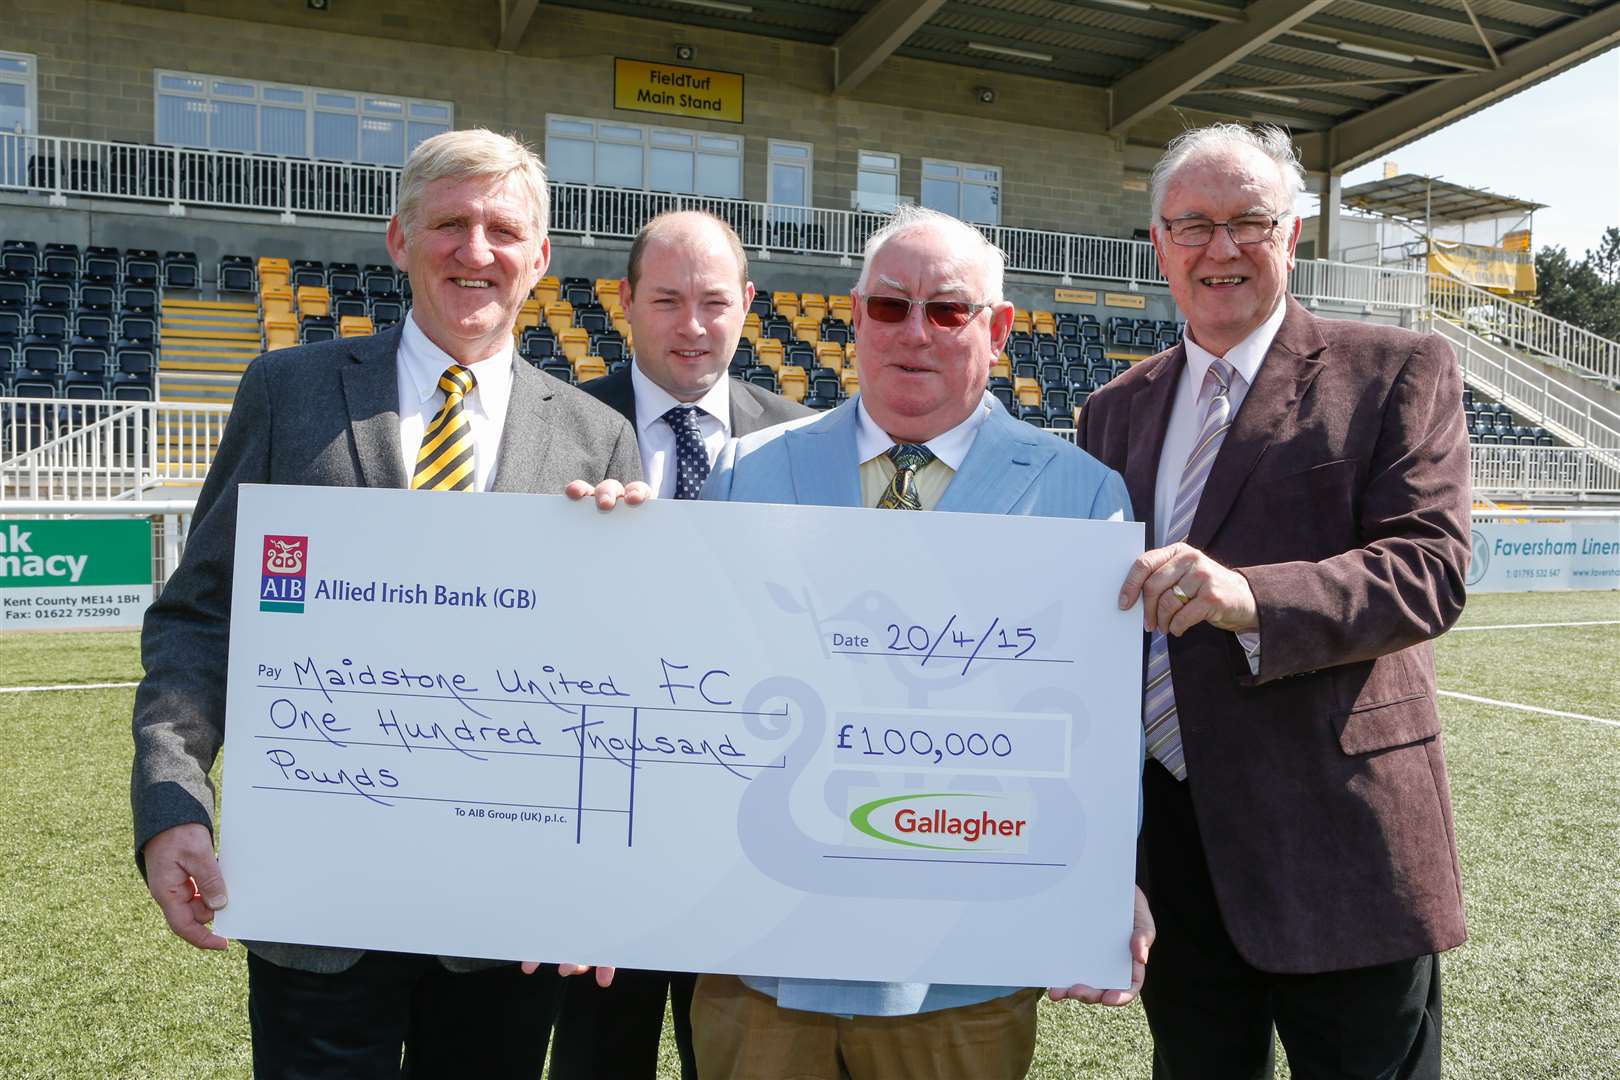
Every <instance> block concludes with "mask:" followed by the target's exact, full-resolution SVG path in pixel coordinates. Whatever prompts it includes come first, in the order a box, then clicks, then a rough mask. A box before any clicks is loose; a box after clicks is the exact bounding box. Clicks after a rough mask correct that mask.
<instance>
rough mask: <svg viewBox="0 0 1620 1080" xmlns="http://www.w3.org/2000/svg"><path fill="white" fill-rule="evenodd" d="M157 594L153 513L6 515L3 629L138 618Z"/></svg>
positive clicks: (0, 586)
mask: <svg viewBox="0 0 1620 1080" xmlns="http://www.w3.org/2000/svg"><path fill="white" fill-rule="evenodd" d="M151 602H152V523H151V521H149V520H147V519H144V518H117V519H82V518H78V519H68V520H53V521H29V520H20V519H0V630H24V629H26V630H60V629H68V628H71V627H85V626H99V627H114V626H139V625H140V622H141V618H142V616H143V615H144V614H145V612H146V607H147V605H148V604H150V603H151Z"/></svg>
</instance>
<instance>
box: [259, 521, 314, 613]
mask: <svg viewBox="0 0 1620 1080" xmlns="http://www.w3.org/2000/svg"><path fill="white" fill-rule="evenodd" d="M308 561H309V537H307V536H266V537H265V538H264V565H263V568H262V569H263V575H262V576H261V577H260V578H259V610H260V611H294V612H301V611H303V610H304V567H305V564H306V563H308Z"/></svg>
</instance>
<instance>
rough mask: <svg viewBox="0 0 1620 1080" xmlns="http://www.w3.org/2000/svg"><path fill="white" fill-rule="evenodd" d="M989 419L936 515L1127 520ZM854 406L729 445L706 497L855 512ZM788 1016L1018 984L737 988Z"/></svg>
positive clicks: (993, 993)
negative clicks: (769, 1000)
mask: <svg viewBox="0 0 1620 1080" xmlns="http://www.w3.org/2000/svg"><path fill="white" fill-rule="evenodd" d="M984 400H985V403H986V406H987V407H988V409H989V414H988V415H987V416H986V417H985V419H984V423H983V424H982V425H981V426H980V428H979V431H978V434H977V435H976V436H975V437H974V439H973V446H972V447H971V448H970V449H969V450H968V455H967V457H966V459H964V460H963V462H962V467H961V468H960V469H958V470H957V473H956V475H955V476H954V477H952V478H951V483H950V486H949V487H947V488H946V489H945V494H944V495H943V496H941V498H940V500H939V505H938V506H936V507H935V509H936V510H954V511H956V512H958V513H979V514H1033V515H1038V516H1041V517H1073V518H1101V519H1108V518H1113V519H1115V520H1122V521H1129V520H1132V518H1131V500H1130V496H1129V495H1128V494H1126V491H1125V481H1124V480H1123V479H1122V478H1121V477H1120V475H1119V474H1118V473H1116V472H1114V471H1113V470H1112V469H1109V468H1108V467H1107V466H1105V465H1103V464H1102V463H1101V462H1100V461H1098V460H1097V459H1096V458H1094V457H1092V456H1091V455H1090V454H1088V453H1086V452H1085V451H1084V450H1081V449H1080V448H1079V447H1077V446H1075V445H1074V444H1073V443H1070V442H1068V441H1066V440H1064V439H1060V438H1058V437H1057V436H1056V435H1051V434H1048V433H1047V432H1046V431H1043V430H1042V429H1040V428H1037V427H1034V426H1032V425H1030V424H1026V423H1025V422H1024V421H1022V420H1018V419H1015V418H1014V417H1013V416H1012V415H1011V414H1010V413H1008V412H1007V410H1006V409H1005V408H1003V407H1002V405H1001V403H1000V402H998V401H996V400H995V399H994V398H992V397H990V396H989V395H988V394H987V395H985V399H984ZM855 402H856V399H854V398H852V399H850V400H849V401H846V402H844V404H842V405H840V406H839V407H838V408H836V409H834V410H832V411H831V412H829V413H824V414H822V415H821V416H818V417H815V418H809V419H806V420H802V421H793V422H790V423H787V424H782V425H778V426H777V427H774V428H767V429H765V430H764V431H759V432H755V433H754V434H752V435H745V436H743V437H742V438H740V439H733V440H731V441H730V442H728V443H727V444H726V446H725V449H724V450H722V451H721V452H720V457H719V458H718V459H717V460H716V461H715V464H714V468H713V470H711V471H710V473H709V479H708V482H707V483H706V484H704V486H703V498H705V499H718V500H723V501H728V502H759V503H786V504H794V505H801V506H859V505H861V476H860V468H861V463H860V462H859V461H857V460H856V450H855V432H856V419H857V418H856V405H855ZM743 981H744V982H746V983H747V984H748V985H749V986H751V987H752V988H754V989H755V990H758V991H759V992H761V993H764V994H769V995H771V996H772V997H774V998H776V1001H777V1004H778V1005H781V1006H782V1007H783V1008H786V1009H802V1010H805V1011H807V1012H819V1013H837V1014H839V1015H842V1016H909V1015H911V1014H913V1013H921V1012H932V1011H934V1010H936V1009H947V1008H953V1007H956V1006H959V1005H976V1004H978V1003H979V1002H982V1001H989V1000H990V999H992V998H998V997H1002V996H1004V995H1006V994H1011V993H1013V992H1015V991H1017V990H1019V989H1021V988H1020V987H1016V986H956V985H946V984H938V983H936V984H929V983H875V982H852V981H839V980H824V979H762V978H755V977H746V978H744V980H743Z"/></svg>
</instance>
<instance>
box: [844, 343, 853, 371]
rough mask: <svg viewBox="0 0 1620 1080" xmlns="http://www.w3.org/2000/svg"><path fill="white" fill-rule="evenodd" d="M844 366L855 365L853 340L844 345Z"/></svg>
mask: <svg viewBox="0 0 1620 1080" xmlns="http://www.w3.org/2000/svg"><path fill="white" fill-rule="evenodd" d="M844 366H845V367H854V366H855V343H854V342H853V341H851V342H849V343H848V344H847V345H845V346H844Z"/></svg>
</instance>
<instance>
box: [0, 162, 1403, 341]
mask: <svg viewBox="0 0 1620 1080" xmlns="http://www.w3.org/2000/svg"><path fill="white" fill-rule="evenodd" d="M550 187H551V204H552V205H551V228H552V231H553V232H556V233H561V234H570V235H578V236H581V237H583V238H584V239H585V241H586V243H591V242H593V241H594V240H595V239H596V238H598V237H608V238H612V239H620V240H627V239H630V238H632V237H634V236H635V234H636V232H637V230H639V229H640V228H641V225H642V223H643V222H645V221H646V220H647V219H648V218H650V217H652V216H653V215H654V214H657V213H661V212H662V211H665V210H676V209H702V210H708V211H709V212H711V213H714V214H716V215H718V216H719V217H721V218H723V219H725V220H726V221H728V222H730V223H731V225H732V227H733V228H735V229H736V230H737V233H738V235H739V236H741V237H742V241H743V244H744V245H745V246H746V247H747V248H748V249H749V250H750V251H752V252H754V253H756V254H757V255H758V256H760V257H763V258H769V257H771V255H772V254H775V253H783V254H804V255H813V256H822V257H827V258H836V259H838V260H840V262H842V263H845V264H848V263H852V262H853V261H854V260H856V259H858V258H860V257H861V253H862V251H863V249H864V248H865V245H866V240H867V238H868V237H870V236H871V235H872V233H873V232H874V231H875V230H876V229H877V228H878V227H879V226H880V225H881V224H882V222H883V220H884V217H883V215H882V214H875V213H872V212H870V211H861V210H832V209H825V208H821V207H809V206H784V205H779V204H776V203H762V202H749V201H746V200H743V199H720V198H711V197H708V196H701V195H675V194H669V193H665V192H657V191H635V190H627V189H623V188H606V187H595V186H591V185H582V184H564V183H552V184H551V185H550ZM398 188H399V170H398V169H397V168H393V167H390V166H384V165H363V164H357V163H346V162H335V161H310V160H308V159H305V158H284V157H275V156H271V155H266V154H242V153H235V152H231V151H224V150H199V149H193V148H189V147H177V146H150V145H145V144H138V143H115V142H99V141H96V140H92V139H64V138H59V137H57V136H52V135H17V134H11V133H7V132H0V190H5V189H10V190H16V191H35V192H43V193H45V194H46V195H48V196H49V197H50V199H51V201H52V202H55V203H59V204H60V203H64V202H65V201H66V199H67V197H68V196H70V195H73V196H96V197H108V198H117V199H134V200H140V201H148V202H160V203H166V204H168V206H169V209H170V212H171V213H175V214H183V213H184V212H185V208H186V207H187V206H207V207H222V208H229V209H235V210H250V211H265V212H271V213H278V214H280V215H281V216H282V218H283V219H284V220H292V219H293V218H295V217H296V216H297V215H299V214H320V215H330V216H340V217H356V218H367V219H372V220H377V221H382V220H385V219H387V218H388V216H389V215H390V214H392V213H393V208H394V202H395V197H396V195H397V193H398ZM979 228H980V230H981V231H982V232H983V233H984V234H985V236H986V237H988V238H989V239H990V241H991V242H992V243H994V244H995V245H996V246H998V247H999V248H1001V249H1002V250H1003V251H1005V252H1006V253H1007V268H1008V269H1009V270H1013V271H1015V272H1019V273H1030V274H1050V275H1055V276H1057V277H1058V278H1059V279H1061V280H1062V281H1063V282H1064V283H1065V284H1067V283H1069V282H1072V281H1074V280H1076V279H1080V280H1087V281H1100V282H1112V281H1117V282H1120V283H1122V284H1124V285H1125V286H1126V287H1128V288H1131V287H1136V286H1140V285H1156V286H1163V285H1164V278H1163V277H1162V276H1161V275H1160V274H1159V268H1158V260H1157V259H1156V258H1155V256H1154V254H1153V245H1152V244H1150V243H1148V242H1147V241H1144V240H1124V239H1119V238H1117V237H1107V236H1087V235H1084V234H1080V233H1063V232H1049V231H1044V230H1040V229H1018V228H1011V227H1008V226H1002V225H982V226H979ZM1426 283H1427V278H1426V275H1424V274H1422V273H1414V272H1411V271H1405V270H1394V269H1389V268H1379V267H1369V266H1351V265H1349V264H1346V263H1330V262H1323V261H1305V262H1301V263H1300V264H1299V265H1298V266H1297V267H1296V268H1295V270H1294V274H1293V277H1292V279H1291V286H1292V289H1293V292H1294V295H1295V296H1298V297H1299V298H1301V299H1303V300H1318V301H1327V302H1334V303H1345V304H1353V305H1361V306H1363V307H1364V308H1365V309H1367V310H1371V309H1373V308H1377V309H1380V310H1385V311H1390V310H1395V311H1402V310H1404V311H1415V310H1419V309H1421V308H1422V307H1423V306H1424V303H1425V295H1424V293H1425V288H1426Z"/></svg>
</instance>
